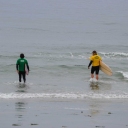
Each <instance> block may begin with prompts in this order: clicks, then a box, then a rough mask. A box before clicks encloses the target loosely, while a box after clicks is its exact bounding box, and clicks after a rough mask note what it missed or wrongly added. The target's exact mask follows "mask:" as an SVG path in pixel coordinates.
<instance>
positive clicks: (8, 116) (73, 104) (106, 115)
mask: <svg viewBox="0 0 128 128" xmlns="http://www.w3.org/2000/svg"><path fill="white" fill-rule="evenodd" d="M125 101H126V100H94V99H93V100H89V99H87V100H73V101H71V100H70V101H68V100H49V101H47V100H44V99H43V100H42V99H9V100H4V99H2V100H0V104H1V105H0V106H1V109H0V113H1V118H0V121H1V126H2V128H7V127H15V126H19V127H21V128H22V127H27V128H29V127H30V128H31V127H33V126H34V127H37V128H40V127H44V128H46V127H47V128H78V127H79V128H85V127H89V128H96V127H99V128H124V127H128V123H127V118H128V112H127V107H128V103H127V102H125Z"/></svg>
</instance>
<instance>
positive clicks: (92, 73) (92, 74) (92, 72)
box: [91, 66, 95, 78]
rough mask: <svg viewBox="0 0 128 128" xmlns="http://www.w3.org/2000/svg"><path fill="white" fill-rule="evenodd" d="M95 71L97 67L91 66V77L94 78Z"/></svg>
mask: <svg viewBox="0 0 128 128" xmlns="http://www.w3.org/2000/svg"><path fill="white" fill-rule="evenodd" d="M94 71H95V69H94V67H93V66H92V68H91V78H94Z"/></svg>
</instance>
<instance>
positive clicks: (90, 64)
mask: <svg viewBox="0 0 128 128" xmlns="http://www.w3.org/2000/svg"><path fill="white" fill-rule="evenodd" d="M92 62H93V61H92V60H91V61H90V63H89V65H88V69H89V67H90V66H91V64H92Z"/></svg>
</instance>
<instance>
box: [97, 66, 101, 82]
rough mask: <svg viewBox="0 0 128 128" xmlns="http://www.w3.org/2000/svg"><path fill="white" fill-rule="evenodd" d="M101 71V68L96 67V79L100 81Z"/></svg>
mask: <svg viewBox="0 0 128 128" xmlns="http://www.w3.org/2000/svg"><path fill="white" fill-rule="evenodd" d="M99 69H100V67H99V66H97V67H96V79H97V80H98V79H99V75H98V74H99Z"/></svg>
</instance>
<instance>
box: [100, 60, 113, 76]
mask: <svg viewBox="0 0 128 128" xmlns="http://www.w3.org/2000/svg"><path fill="white" fill-rule="evenodd" d="M100 70H101V71H102V72H104V73H105V74H107V75H109V76H112V74H113V73H112V70H111V68H110V67H109V66H108V65H107V64H105V63H104V62H102V61H100Z"/></svg>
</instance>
